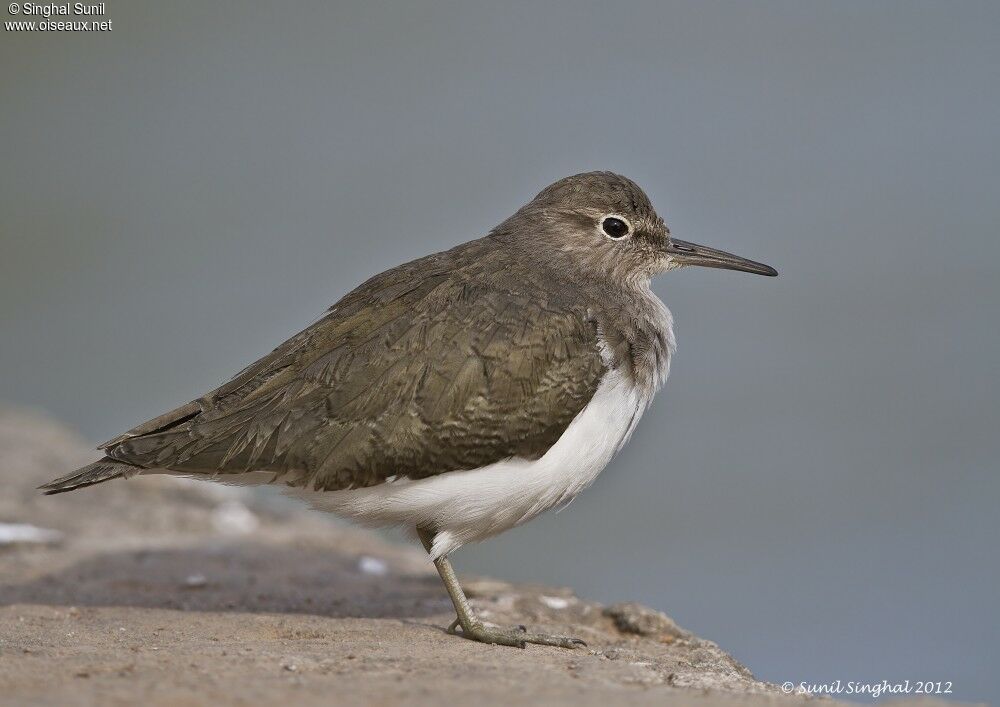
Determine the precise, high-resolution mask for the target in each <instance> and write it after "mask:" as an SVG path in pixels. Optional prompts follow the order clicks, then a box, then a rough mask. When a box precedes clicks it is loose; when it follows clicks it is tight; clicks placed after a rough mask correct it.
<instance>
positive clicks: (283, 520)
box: [0, 409, 805, 706]
mask: <svg viewBox="0 0 1000 707" xmlns="http://www.w3.org/2000/svg"><path fill="white" fill-rule="evenodd" d="M94 457H95V453H94V452H93V451H90V450H88V446H87V445H85V444H83V443H82V441H81V440H80V439H79V438H77V437H76V436H75V435H74V434H72V433H71V432H69V431H68V430H66V429H65V428H63V427H61V426H60V425H57V424H56V423H54V422H52V421H51V420H48V419H46V418H45V417H42V416H40V415H37V414H32V413H26V412H24V411H16V410H10V409H6V410H0V482H2V483H3V487H4V493H3V495H2V496H0V686H2V688H0V703H2V704H11V705H15V704H16V705H24V704H51V705H71V704H101V705H117V704H121V705H132V704H144V705H203V704H205V705H207V704H212V705H253V704H275V703H279V702H281V701H285V700H294V701H295V704H296V705H297V706H299V705H312V704H317V705H319V704H324V705H326V704H331V703H334V704H336V703H351V704H353V703H377V704H401V703H407V704H409V703H436V704H440V703H441V702H442V701H443V700H449V701H453V702H455V703H456V704H463V703H466V702H472V701H473V700H475V701H476V702H477V703H481V704H501V703H502V704H510V703H511V702H518V703H521V702H542V703H553V702H556V703H558V702H573V703H575V704H585V705H586V704H595V705H607V704H617V703H619V702H624V701H627V702H629V703H636V704H645V703H649V704H654V703H655V704H662V703H664V702H667V701H669V702H671V703H673V704H681V705H687V704H690V705H708V704H722V705H725V704H734V705H736V704H739V705H758V704H771V703H776V704H789V705H791V704H798V703H800V702H802V701H804V700H805V698H803V697H796V696H785V695H783V694H782V693H781V691H780V690H779V689H778V688H776V687H775V686H773V685H770V684H767V683H764V682H761V681H758V680H756V679H755V678H754V677H753V675H752V674H751V673H750V671H749V670H747V669H746V668H745V667H743V666H742V665H740V664H739V663H737V662H736V661H735V660H733V659H732V658H730V657H729V656H728V655H726V654H725V653H724V652H723V651H722V650H720V648H719V647H718V646H716V645H715V644H714V643H712V642H710V641H707V640H704V639H701V638H698V637H696V636H694V635H692V634H691V633H689V632H687V631H684V630H683V629H680V628H679V627H677V626H676V624H674V622H673V621H671V620H670V619H669V618H667V617H666V616H665V615H663V614H661V613H659V612H656V611H653V610H652V609H648V608H645V607H641V606H638V605H635V604H619V605H615V606H612V607H604V606H601V605H599V604H596V603H594V602H589V601H585V600H583V599H580V598H577V597H576V596H575V595H574V594H573V592H572V591H570V590H568V589H557V588H552V587H540V586H523V585H516V586H515V585H511V584H507V583H504V582H500V581H495V580H488V579H475V578H466V588H467V589H468V591H469V594H470V597H471V599H472V602H473V604H474V606H475V608H476V609H477V610H478V611H479V613H480V615H481V616H482V617H483V618H484V619H486V620H488V621H491V622H495V623H497V624H507V625H509V624H516V623H526V624H530V625H531V626H532V627H533V628H535V629H539V630H543V631H547V632H552V633H566V634H569V635H574V636H578V637H580V638H583V639H584V640H585V641H587V643H588V644H589V647H588V648H587V649H578V650H574V651H569V650H565V649H560V648H549V647H540V646H529V647H528V648H526V649H524V650H519V649H515V648H505V647H499V646H486V645H481V644H477V643H473V642H471V641H466V640H463V639H461V638H458V637H455V636H450V635H448V634H447V633H445V631H444V629H443V627H445V626H447V625H448V623H449V622H450V621H451V619H452V618H453V616H454V614H453V612H452V608H451V604H450V602H449V600H448V598H447V596H446V595H445V593H444V589H443V587H442V585H441V583H440V581H439V579H438V577H437V575H436V573H435V572H434V569H433V566H432V565H431V564H430V563H429V562H428V560H427V558H426V556H425V555H424V554H423V552H422V551H420V550H419V549H418V547H417V546H416V545H415V544H414V545H413V546H409V547H407V546H402V545H396V544H392V543H389V542H386V541H385V540H383V539H381V538H379V537H378V536H376V535H374V534H372V533H370V532H367V531H363V530H359V529H354V528H351V527H348V526H346V525H343V524H340V523H338V522H335V521H333V520H330V519H328V518H326V517H324V516H322V515H320V514H318V513H314V512H309V511H305V510H303V509H301V508H299V507H298V506H295V505H294V504H292V503H291V502H278V501H276V500H274V499H268V498H258V497H256V496H254V495H253V494H249V495H248V494H247V492H246V491H244V490H234V489H230V488H228V487H222V486H217V485H213V484H206V483H198V482H190V481H189V482H185V481H178V480H175V479H168V478H143V479H133V480H130V481H116V482H112V483H108V484H104V485H102V486H99V487H95V488H92V489H85V490H81V491H77V492H74V493H71V494H64V495H60V496H43V495H41V494H40V493H39V492H37V491H36V490H35V487H36V486H37V485H38V484H39V483H41V482H43V481H46V480H48V479H50V478H52V477H54V476H57V475H59V474H62V473H64V472H66V471H69V470H71V469H73V468H74V467H76V466H79V465H81V464H84V463H87V462H89V461H92V460H93V458H94Z"/></svg>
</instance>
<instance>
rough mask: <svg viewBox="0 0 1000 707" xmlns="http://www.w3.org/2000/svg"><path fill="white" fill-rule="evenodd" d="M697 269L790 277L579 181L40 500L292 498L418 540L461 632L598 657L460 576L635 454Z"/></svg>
mask: <svg viewBox="0 0 1000 707" xmlns="http://www.w3.org/2000/svg"><path fill="white" fill-rule="evenodd" d="M686 266H704V267H710V268H725V269H730V270H738V271H744V272H748V273H756V274H758V275H765V276H772V277H773V276H775V275H777V274H778V273H777V271H776V270H774V268H772V267H770V266H768V265H764V264H763V263H759V262H755V261H752V260H748V259H746V258H742V257H739V256H736V255H733V254H731V253H727V252H725V251H721V250H716V249H714V248H709V247H706V246H701V245H697V244H695V243H690V242H687V241H683V240H680V239H677V238H674V237H673V235H672V234H671V232H670V230H669V228H668V227H667V225H666V224H665V222H664V220H663V219H662V218H661V217H660V216H659V215H658V214H657V212H656V211H655V209H654V208H653V205H652V203H651V201H650V199H649V197H648V196H647V195H646V193H645V192H644V191H643V190H642V189H641V188H640V187H639V186H638V185H637V184H636V183H635V182H633V181H632V180H631V179H628V178H626V177H624V176H621V175H618V174H615V173H613V172H607V171H599V172H586V173H583V174H577V175H573V176H570V177H566V178H564V179H560V180H559V181H556V182H555V183H553V184H551V185H549V186H547V187H546V188H544V189H543V190H542V191H541V192H540V193H538V194H537V196H535V197H534V198H533V199H531V201H529V202H528V203H527V204H525V205H524V206H522V207H521V208H520V209H518V210H517V211H516V212H515V213H514V214H513V215H512V216H510V217H509V218H507V219H506V220H505V221H503V222H502V223H500V224H499V225H498V226H496V227H495V228H493V229H492V230H491V231H489V232H488V233H487V235H485V236H483V237H481V238H478V239H476V240H472V241H469V242H466V243H463V244H461V245H458V246H455V247H453V248H451V249H450V250H445V251H443V252H439V253H434V254H432V255H428V256H426V257H423V258H419V259H417V260H414V261H412V262H409V263H405V264H403V265H400V266H398V267H395V268H392V269H390V270H387V271H385V272H383V273H381V274H378V275H375V276H374V277H372V278H370V279H369V280H367V281H366V282H364V283H363V284H361V285H360V286H359V287H357V288H356V289H354V290H353V291H351V292H349V293H348V294H347V295H345V296H344V297H343V298H342V299H340V300H339V301H338V302H336V304H334V305H333V306H332V307H330V308H329V309H328V310H327V311H326V313H325V314H324V315H323V316H322V317H321V318H320V319H318V320H317V321H316V322H315V323H313V324H312V325H310V326H309V327H307V328H306V329H304V330H303V331H301V332H300V333H298V334H296V335H294V336H292V337H291V338H290V339H288V340H287V341H285V342H284V343H282V344H281V345H279V346H278V347H277V348H275V349H274V350H273V351H272V352H271V353H270V354H268V355H266V356H264V357H263V358H261V359H260V360H258V361H256V362H254V363H252V364H250V365H249V366H247V367H246V368H245V369H243V370H242V371H241V372H240V373H238V374H237V375H236V376H235V377H234V378H232V379H231V380H230V381H228V382H227V383H225V384H223V385H222V386H220V387H218V388H216V389H215V390H212V391H211V392H208V393H206V394H205V395H203V396H201V397H199V398H197V399H196V400H193V401H191V402H189V403H187V404H186V405H182V406H180V407H179V408H177V409H175V410H172V411H170V412H167V413H165V414H163V415H160V416H159V417H156V418H154V419H152V420H149V421H148V422H145V423H143V424H140V425H138V426H137V427H134V428H133V429H131V430H129V431H127V432H125V433H123V434H121V435H119V436H117V437H115V438H113V439H111V440H109V441H107V442H105V443H103V444H101V445H100V446H99V447H98V449H99V450H100V451H102V452H103V454H104V456H103V458H101V459H99V460H98V461H96V462H94V463H92V464H89V465H87V466H85V467H83V468H81V469H78V470H76V471H73V472H72V473H70V474H67V475H65V476H63V477H60V478H58V479H55V480H53V481H51V482H49V483H47V484H45V485H43V486H41V487H40V488H41V489H43V490H44V491H45V492H46V493H47V494H56V493H63V492H66V491H71V490H74V489H79V488H83V487H87V486H92V485H94V484H99V483H103V482H106V481H110V480H112V479H128V478H130V477H135V476H142V475H146V474H171V475H178V476H185V477H191V478H196V479H207V480H213V481H217V482H223V483H232V484H271V485H278V486H280V487H282V489H283V490H285V491H286V492H288V493H289V494H291V495H292V496H296V497H299V498H302V499H305V500H306V501H308V502H309V503H310V504H311V505H312V506H313V507H314V508H318V509H321V510H324V511H329V512H332V513H334V514H336V515H339V516H341V517H345V518H347V519H350V520H354V521H357V522H360V523H362V524H365V525H369V526H377V527H378V526H381V527H386V526H404V527H406V528H408V529H410V530H411V531H414V532H415V534H416V536H417V537H418V538H419V540H420V542H421V543H422V545H423V546H424V548H425V550H426V551H427V553H428V554H429V556H430V559H431V560H432V561H433V564H434V565H435V567H436V569H437V571H438V573H439V575H440V577H441V579H442V581H443V583H444V586H445V589H446V591H447V593H448V595H449V597H450V598H451V600H452V603H453V604H454V608H455V612H456V618H455V620H454V621H453V622H452V624H451V625H450V626H449V627H448V629H447V630H448V632H449V633H450V634H453V635H461V636H463V637H465V638H467V639H471V640H475V641H480V642H483V643H488V644H497V645H505V646H515V647H519V648H524V647H525V645H526V644H529V643H531V644H539V645H549V646H559V647H563V648H574V647H577V646H581V645H585V643H584V642H583V641H581V640H579V639H577V638H572V637H569V636H560V635H549V634H542V633H534V632H530V631H528V630H527V629H526V628H525V627H523V626H519V627H516V628H505V627H500V626H494V625H492V624H487V623H484V622H483V621H482V620H481V619H480V618H479V617H478V616H477V615H476V613H475V612H474V610H473V608H472V606H471V605H470V603H469V601H468V599H467V598H466V596H465V593H464V592H463V590H462V587H461V584H460V583H459V580H458V578H457V575H456V574H455V571H454V569H453V567H452V565H451V562H450V559H449V556H450V555H451V553H453V552H454V551H455V550H457V549H458V548H460V547H462V546H464V545H467V544H469V543H473V542H477V541H481V540H484V539H487V538H489V537H492V536H495V535H496V534H498V533H501V532H503V531H505V530H508V529H510V528H513V527H515V526H518V525H520V524H522V523H524V522H526V521H528V520H531V519H532V518H534V517H535V516H537V515H539V514H540V513H542V512H544V511H546V510H549V509H553V508H559V507H562V506H565V505H566V504H567V503H569V502H570V501H571V500H573V498H574V497H575V496H576V495H577V494H579V493H580V492H581V491H583V490H584V489H585V488H587V487H588V486H589V485H590V484H591V483H592V482H593V481H594V479H595V478H596V477H597V475H598V474H599V473H600V472H601V470H603V469H604V467H605V466H606V465H607V464H608V463H609V462H610V461H611V459H612V458H613V457H614V455H615V454H616V453H617V452H618V451H619V450H620V449H621V448H622V447H623V446H624V445H625V443H626V442H627V441H628V440H629V437H630V436H631V435H632V432H633V430H635V428H636V425H637V424H638V422H639V419H640V418H641V417H642V415H643V412H644V411H645V410H646V409H647V407H648V406H649V404H650V401H651V400H652V398H653V396H654V394H655V393H656V392H657V391H658V390H659V389H660V387H661V386H662V385H663V383H664V382H665V380H666V378H667V375H668V373H669V371H670V363H671V357H672V356H673V354H674V351H675V348H676V345H675V340H674V333H673V317H672V315H671V312H670V310H669V309H667V307H666V306H665V305H664V304H663V302H662V301H661V300H660V299H659V298H658V297H657V296H656V295H655V294H654V293H653V291H652V289H651V280H652V278H653V277H654V276H656V275H659V274H661V273H666V272H670V271H674V270H677V269H679V268H682V267H686Z"/></svg>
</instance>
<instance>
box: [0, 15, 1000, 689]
mask: <svg viewBox="0 0 1000 707" xmlns="http://www.w3.org/2000/svg"><path fill="white" fill-rule="evenodd" d="M107 8H108V15H107V19H111V20H112V21H113V31H112V32H110V33H104V34H97V33H89V34H88V33H34V34H31V33H15V32H9V31H7V32H4V33H3V34H2V37H0V67H2V72H0V105H2V110H0V121H2V122H0V130H2V141H0V151H2V160H0V164H2V168H0V238H2V250H0V319H2V322H0V323H2V338H0V371H2V373H0V400H3V401H6V402H13V403H19V404H27V405H31V406H35V407H38V408H43V409H45V410H47V411H49V412H50V413H52V414H53V415H55V416H56V417H58V418H61V419H62V420H64V421H67V422H69V423H70V424H72V425H75V426H76V427H78V428H79V429H80V430H81V431H82V432H83V433H84V434H85V435H87V436H88V437H90V438H92V439H93V440H94V441H95V442H97V441H99V440H102V439H105V438H107V437H109V436H111V435H112V434H114V433H117V432H119V431H120V430H122V429H123V428H127V427H129V426H131V425H133V424H134V423H137V422H139V421H142V420H145V419H147V418H149V417H151V416H153V415H156V414H158V413H160V412H163V411H164V410H166V409H168V408H171V407H173V406H174V405H177V404H180V403H183V402H186V401H187V400H189V399H191V398H193V397H195V396H197V395H199V394H200V393H202V392H204V391H205V390H207V389H209V388H212V387H214V386H215V385H217V384H218V383H220V382H221V381H223V380H224V379H226V378H228V377H229V376H230V375H232V374H233V373H235V372H236V371H237V370H238V369H239V368H241V367H242V366H243V365H245V364H246V363H248V362H250V361H251V360H253V359H255V358H257V357H258V356H259V355H262V354H264V353H266V352H267V351H269V350H270V349H271V348H272V347H273V346H274V345H276V344H278V343H279V342H281V341H282V340H283V339H285V338H286V337H287V336H288V335H290V334H292V333H293V332H295V331H297V330H299V329H300V328H302V327H303V326H305V325H307V324H308V323H310V322H311V321H312V320H313V319H314V318H315V317H317V316H318V315H319V314H320V313H321V312H322V311H323V309H324V308H325V307H326V306H328V305H329V304H331V303H332V302H334V301H335V300H336V299H338V298H339V297H340V296H341V295H343V294H344V293H346V292H347V291H348V290H349V289H351V288H353V287H354V286H355V285H356V284H358V283H359V282H361V281H362V280H364V279H365V278H367V277H368V276H370V275H372V274H374V273H376V272H379V271H381V270H383V269H386V268H388V267H390V266H392V265H395V264H398V263H400V262H403V261H406V260H409V259H412V258H414V257H417V256H420V255H423V254H426V253H428V252H431V251H434V250H440V249H443V248H446V247H449V246H451V245H453V244H455V243H458V242H460V241H464V240H468V239H470V238H474V237H478V236H480V235H482V234H484V233H485V232H486V231H487V230H488V229H489V228H490V227H492V226H493V225H494V224H496V223H497V222H499V221H500V220H501V219H503V218H504V217H506V216H507V215H508V214H510V213H511V212H512V211H513V210H514V209H515V208H517V207H518V206H519V205H520V204H522V203H523V202H524V201H526V200H527V199H529V198H530V197H531V196H533V195H534V194H535V193H536V192H537V191H538V190H539V189H541V188H542V187H543V186H545V185H546V184H547V183H549V182H551V181H553V180H555V179H557V178H559V177H562V176H564V175H567V174H571V173H575V172H580V171H585V170H591V169H612V170H616V171H619V172H622V173H624V174H627V175H629V176H631V177H633V178H634V179H636V180H637V181H638V182H639V183H640V184H642V185H643V186H644V187H645V188H646V190H647V191H648V192H649V193H650V195H651V197H652V199H653V201H654V203H655V204H656V205H657V206H658V208H659V210H660V213H661V214H663V215H664V216H665V218H666V219H667V222H668V223H669V224H670V226H671V228H672V230H673V232H674V233H675V234H677V235H678V237H681V238H685V239H690V240H693V241H697V242H703V243H706V244H710V245H714V246H717V247H720V248H725V249H728V250H733V251H736V252H738V253H740V254H743V255H746V256H748V257H751V258H755V259H758V260H763V261H765V262H768V263H771V264H773V265H775V266H776V267H777V268H778V269H779V270H780V271H781V277H780V278H778V279H777V280H768V279H764V278H755V277H751V276H747V275H741V274H738V273H731V272H722V271H709V270H700V271H698V270H686V271H683V272H680V273H672V274H668V275H666V276H664V277H662V278H660V279H659V280H658V281H657V283H656V285H655V289H656V291H657V293H658V294H659V295H660V296H661V297H662V298H663V299H664V301H665V302H666V303H667V304H668V305H669V306H670V307H671V309H672V310H673V312H674V315H675V317H676V321H677V335H678V340H679V344H680V349H679V351H678V354H677V356H676V358H675V362H674V368H673V374H672V377H671V380H670V381H669V383H668V384H667V388H666V390H665V392H664V393H662V394H661V395H660V396H659V398H658V399H657V400H656V402H655V403H654V406H653V409H652V410H651V412H650V413H649V414H648V415H647V417H646V418H645V419H644V420H643V422H642V424H641V425H640V427H639V429H638V431H637V432H636V434H635V436H634V437H633V439H632V442H631V444H630V445H629V446H628V447H627V448H626V449H625V451H624V452H623V453H622V454H621V456H620V457H619V459H618V460H617V461H616V462H614V463H613V464H612V466H611V467H610V468H609V469H607V470H606V471H605V472H604V474H603V475H602V476H601V477H600V478H599V480H598V481H597V483H596V484H595V486H594V488H592V489H591V490H590V491H589V492H587V493H585V494H584V495H583V496H581V497H580V498H579V499H578V500H577V501H576V502H575V503H574V504H573V505H572V506H571V507H570V508H569V509H567V510H565V511H564V512H562V513H560V514H559V515H558V516H556V515H553V514H549V515H547V516H544V517H542V518H540V519H539V520H537V521H535V522H533V523H531V524H529V525H527V526H525V527H522V528H520V529H517V530H515V531H513V532H511V533H509V534H507V535H505V536H503V537H501V538H499V539H497V540H494V541H492V542H489V543H487V544H484V545H480V546H476V547H471V548H468V549H466V550H463V551H462V552H461V553H459V555H458V557H457V562H458V565H459V568H460V569H461V570H464V571H467V572H483V573H490V574H494V575H498V576H502V577H505V578H509V579H519V580H538V581H545V582H550V583H558V584H566V585H572V586H573V587H574V588H576V589H577V590H578V591H579V592H580V593H581V594H583V595H585V596H588V597H592V598H597V599H603V600H621V599H626V598H632V599H637V600H641V601H643V602H647V603H649V604H652V605H654V606H656V607H658V608H660V609H663V610H665V611H667V612H669V613H670V614H671V615H672V616H673V617H675V618H676V619H677V620H678V621H679V622H680V623H681V624H683V625H685V626H687V627H689V628H691V629H693V630H695V631H697V632H698V633H700V634H702V635H705V636H708V637H710V638H713V639H715V640H717V641H718V642H719V643H720V644H721V645H722V646H723V647H725V648H726V649H728V650H731V651H732V652H733V653H734V654H735V655H736V656H737V657H738V658H740V659H741V660H743V661H745V662H746V663H747V664H748V665H749V666H750V667H751V668H752V669H753V670H754V671H755V672H756V674H757V675H759V676H760V677H762V678H765V679H768V680H773V681H777V682H782V681H785V680H791V681H794V682H798V681H800V680H807V681H814V682H827V681H832V680H836V679H841V680H845V681H846V680H871V681H877V680H882V679H887V680H889V681H902V680H904V679H907V678H908V679H911V680H917V679H923V680H935V681H953V682H954V689H955V693H954V696H955V697H959V698H965V699H983V698H997V697H998V694H1000V690H998V689H997V687H996V684H995V681H994V679H995V667H996V664H995V655H996V653H995V650H996V640H997V633H998V632H997V628H998V610H997V604H996V591H997V590H996V587H997V584H998V582H1000V571H998V563H997V552H996V544H997V538H998V531H1000V520H998V514H997V511H996V505H997V499H998V493H1000V474H998V473H997V466H998V464H997V453H998V451H1000V450H998V442H997V438H998V425H997V421H998V412H1000V410H998V402H997V400H998V397H1000V396H998V394H1000V366H998V364H1000V333H998V332H1000V328H998V308H1000V307H998V305H1000V265H998V262H1000V257H998V256H1000V246H998V239H997V226H998V224H1000V128H998V126H1000V42H998V39H997V36H998V30H1000V4H997V3H995V2H963V3H944V2H934V3H931V2H915V1H903V0H899V1H896V2H889V1H886V2H880V3H871V2H867V0H865V1H860V0H859V1H856V2H855V1H852V2H836V3H833V2H826V3H820V2H798V1H793V0H789V1H788V2H753V3H748V2H735V1H734V2H695V1H694V0H691V1H689V2H671V3H663V2H617V3H609V2H593V3H585V2H549V3H543V4H536V3H523V4H514V3H487V2H477V3H459V2H452V3H445V2H433V3H430V2H405V3H404V2H396V3H378V2H373V3H364V4H362V3H355V4H352V5H347V4H339V3H328V2H308V3H307V2H300V3H294V4H286V3H281V4H279V3H276V2H275V3H270V4H267V3H262V2H252V3H251V2H212V3H204V2H155V3H151V2H127V3H126V2H114V1H109V2H108V3H107ZM4 19H9V17H5V18H4ZM22 19H24V18H22ZM35 19H41V18H35ZM990 655H992V656H993V658H992V659H991V658H989V656H990Z"/></svg>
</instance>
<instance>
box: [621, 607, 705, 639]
mask: <svg viewBox="0 0 1000 707" xmlns="http://www.w3.org/2000/svg"><path fill="white" fill-rule="evenodd" d="M604 615H605V616H607V617H609V618H611V619H613V620H614V622H615V627H616V628H617V629H618V630H619V631H621V632H622V633H635V634H638V635H640V636H656V637H660V638H663V637H670V638H682V637H684V636H685V635H687V633H686V632H685V631H682V630H681V629H680V628H678V626H677V624H675V623H674V620H673V619H671V618H670V617H669V616H667V615H666V614H664V613H663V612H661V611H656V610H655V609H650V608H649V607H646V606H643V605H642V604H636V603H634V602H623V603H621V604H614V605H613V606H609V607H607V608H605V609H604Z"/></svg>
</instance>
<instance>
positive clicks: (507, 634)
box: [417, 528, 587, 648]
mask: <svg viewBox="0 0 1000 707" xmlns="http://www.w3.org/2000/svg"><path fill="white" fill-rule="evenodd" d="M417 535H418V536H419V537H420V542H421V543H423V545H424V549H425V550H427V552H430V551H431V546H432V545H433V543H434V533H433V532H431V531H428V530H424V529H423V528H417ZM434 566H435V567H437V571H438V574H439V575H441V581H442V582H444V588H445V589H446V590H447V591H448V596H449V597H451V603H452V604H454V605H455V613H456V614H457V615H458V617H457V618H456V619H455V620H454V621H453V622H452V623H451V626H449V627H448V633H451V634H454V635H457V634H458V629H459V628H461V629H462V636H464V637H465V638H468V639H470V640H473V641H479V642H480V643H495V644H497V645H501V646H514V647H516V648H524V646H525V644H527V643H537V644H538V645H542V646H559V647H560V648H578V647H580V646H584V647H585V646H586V645H587V644H586V643H584V642H583V641H581V640H580V639H579V638H570V637H569V636H550V635H548V634H545V633H528V632H527V631H526V630H525V628H524V626H518V627H516V628H508V629H505V628H493V627H489V626H486V625H484V624H483V622H482V621H480V620H479V618H478V617H477V616H476V613H475V612H474V611H473V610H472V606H471V605H470V604H469V600H468V599H467V598H466V596H465V592H463V591H462V585H460V584H459V583H458V577H457V576H456V575H455V570H454V568H453V567H452V566H451V562H449V561H448V558H447V557H439V558H438V559H436V560H434Z"/></svg>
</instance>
